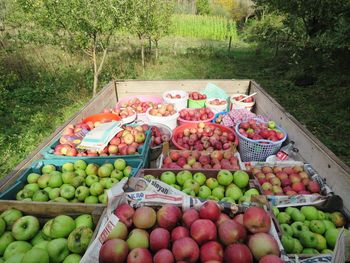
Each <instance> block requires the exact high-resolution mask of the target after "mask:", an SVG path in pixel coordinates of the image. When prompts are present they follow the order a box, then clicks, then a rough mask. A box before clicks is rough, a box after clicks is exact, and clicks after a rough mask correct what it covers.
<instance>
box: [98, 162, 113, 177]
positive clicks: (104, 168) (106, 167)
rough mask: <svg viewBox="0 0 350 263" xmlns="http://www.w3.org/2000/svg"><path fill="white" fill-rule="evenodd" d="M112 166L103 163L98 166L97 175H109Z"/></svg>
mask: <svg viewBox="0 0 350 263" xmlns="http://www.w3.org/2000/svg"><path fill="white" fill-rule="evenodd" d="M113 168H114V167H112V168H111V167H110V166H109V165H106V164H103V165H102V166H101V167H100V168H98V170H97V174H98V176H99V177H102V178H103V177H109V176H111V173H112V171H113Z"/></svg>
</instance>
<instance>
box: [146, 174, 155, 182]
mask: <svg viewBox="0 0 350 263" xmlns="http://www.w3.org/2000/svg"><path fill="white" fill-rule="evenodd" d="M143 178H145V179H146V180H148V181H151V180H155V179H156V178H155V177H154V176H153V175H152V174H146V175H145V176H144V177H143Z"/></svg>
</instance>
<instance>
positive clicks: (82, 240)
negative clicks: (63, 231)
mask: <svg viewBox="0 0 350 263" xmlns="http://www.w3.org/2000/svg"><path fill="white" fill-rule="evenodd" d="M92 235H93V231H92V230H91V228H88V227H86V226H81V227H78V228H76V229H74V230H73V231H72V233H70V234H69V236H68V249H69V250H70V251H72V252H73V253H77V254H81V253H83V252H85V250H86V249H87V247H88V245H89V244H90V241H91V238H92Z"/></svg>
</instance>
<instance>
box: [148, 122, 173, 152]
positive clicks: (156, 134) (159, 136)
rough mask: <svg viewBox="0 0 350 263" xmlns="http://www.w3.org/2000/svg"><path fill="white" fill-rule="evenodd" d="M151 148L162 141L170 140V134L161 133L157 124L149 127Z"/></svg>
mask: <svg viewBox="0 0 350 263" xmlns="http://www.w3.org/2000/svg"><path fill="white" fill-rule="evenodd" d="M151 132H152V134H151V136H152V137H151V145H150V146H151V148H154V147H157V146H159V145H162V144H163V143H164V142H168V141H170V136H169V135H168V134H164V133H162V131H161V130H160V129H159V128H158V127H157V126H152V128H151Z"/></svg>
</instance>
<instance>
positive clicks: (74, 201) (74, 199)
mask: <svg viewBox="0 0 350 263" xmlns="http://www.w3.org/2000/svg"><path fill="white" fill-rule="evenodd" d="M69 203H80V201H79V200H78V199H77V198H73V199H71V200H69Z"/></svg>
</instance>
